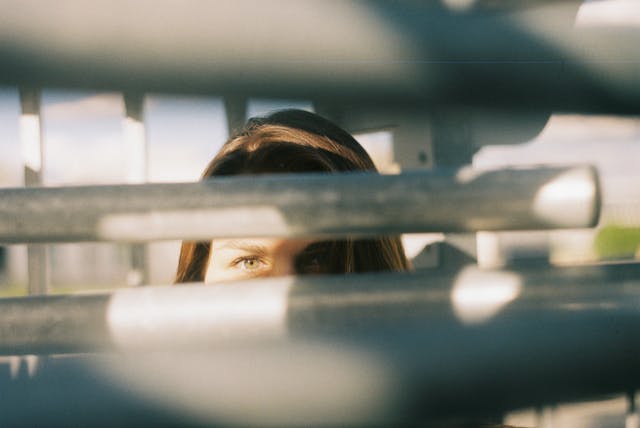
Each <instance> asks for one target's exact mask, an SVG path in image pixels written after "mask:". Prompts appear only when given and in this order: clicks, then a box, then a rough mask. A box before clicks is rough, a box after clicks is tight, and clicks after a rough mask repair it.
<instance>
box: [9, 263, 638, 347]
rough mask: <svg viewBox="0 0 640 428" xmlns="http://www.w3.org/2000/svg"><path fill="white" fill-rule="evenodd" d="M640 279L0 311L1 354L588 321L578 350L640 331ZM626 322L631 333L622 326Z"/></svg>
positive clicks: (51, 301) (256, 294)
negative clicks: (599, 337) (594, 339)
mask: <svg viewBox="0 0 640 428" xmlns="http://www.w3.org/2000/svg"><path fill="white" fill-rule="evenodd" d="M639 277H640V265H637V264H631V265H627V266H610V267H592V268H575V269H566V268H565V269H541V270H539V271H533V270H519V271H485V270H481V269H478V268H474V267H471V266H468V267H466V268H463V269H460V270H459V271H456V272H454V273H452V272H449V273H447V274H439V275H434V274H432V273H427V274H383V275H347V276H327V277H316V278H314V277H283V278H272V279H264V280H259V281H245V282H236V283H230V284H219V285H212V286H202V285H190V286H189V285H185V286H173V287H145V288H136V289H122V290H117V291H115V292H113V293H110V294H108V293H107V294H90V295H67V296H62V295H58V296H34V297H27V298H9V299H0V321H1V322H0V354H4V355H13V354H32V353H43V352H44V353H65V352H79V351H92V350H101V349H120V350H127V349H129V350H131V349H169V350H171V349H188V348H193V347H196V348H202V347H204V348H206V347H208V346H211V345H219V344H224V343H235V342H247V341H249V342H250V341H256V340H257V341H262V340H273V339H282V338H286V337H289V336H290V335H293V336H294V337H296V336H302V337H306V336H309V335H313V334H321V335H324V334H329V335H345V334H346V335H347V336H350V335H356V336H357V335H358V334H364V335H365V336H366V335H367V334H369V333H371V331H384V330H387V329H390V328H391V329H394V330H397V329H406V328H407V326H408V325H409V326H414V327H416V326H417V327H419V330H418V331H415V329H408V330H407V331H408V332H409V334H410V335H416V337H422V336H423V335H425V337H430V336H431V334H436V333H435V332H436V331H437V330H438V329H439V328H441V327H442V328H444V329H445V330H451V331H458V330H459V332H464V331H465V329H469V330H475V329H478V328H480V327H482V326H489V327H492V328H495V327H496V326H501V327H508V326H512V327H513V328H514V333H513V334H515V332H516V331H520V333H524V331H528V330H530V331H531V333H534V332H537V333H536V334H538V333H540V334H542V333H544V334H545V337H547V338H548V339H549V340H558V337H556V336H555V335H554V333H553V332H544V331H543V330H538V329H539V326H538V325H536V324H537V323H534V324H532V325H530V324H527V323H526V322H524V321H531V320H532V319H533V318H535V319H539V320H540V321H538V322H539V323H542V324H545V325H546V324H548V323H553V322H562V323H567V324H570V325H572V326H573V325H574V324H580V323H578V322H577V321H578V320H580V321H581V322H582V323H583V324H580V325H576V326H575V328H577V329H578V330H576V333H575V337H576V338H580V340H582V339H583V338H582V337H581V334H582V333H584V335H585V337H586V336H588V334H587V332H588V331H589V330H590V329H594V334H596V331H597V329H598V328H600V327H603V328H606V327H607V326H606V325H600V324H598V323H599V320H602V318H601V317H602V316H606V317H610V318H609V319H610V322H611V323H612V324H610V325H616V327H621V328H623V331H619V332H618V333H616V334H619V338H620V339H621V338H622V337H626V335H627V334H628V333H631V330H628V331H627V330H626V329H627V328H631V327H632V326H633V327H634V328H636V327H637V324H638V323H640V306H639V304H640V292H638V288H637V287H638V284H639V281H640V280H639V279H638V278H639ZM532 317H533V318H532ZM542 318H544V321H543V320H542ZM618 318H619V319H620V321H621V322H622V321H624V322H626V321H628V322H629V324H624V322H623V323H622V324H620V325H618V324H617V321H616V319H618ZM431 329H432V330H431ZM504 333H505V334H508V335H511V334H512V333H510V332H509V333H507V332H504ZM525 336H526V337H529V338H532V336H531V334H527V335H524V336H523V337H525ZM434 338H435V336H434ZM566 340H569V341H570V340H572V339H566ZM576 340H577V339H576ZM523 346H524V345H523ZM619 346H622V347H628V346H630V347H631V348H630V349H634V350H635V349H636V348H638V347H639V346H640V345H635V344H627V343H623V342H620V343H619ZM487 347H488V348H491V346H489V345H487ZM610 351H611V350H609V349H606V350H604V349H603V350H602V351H601V352H602V353H604V354H606V353H607V352H610ZM634 352H635V351H634Z"/></svg>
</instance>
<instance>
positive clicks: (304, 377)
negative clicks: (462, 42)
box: [0, 264, 640, 426]
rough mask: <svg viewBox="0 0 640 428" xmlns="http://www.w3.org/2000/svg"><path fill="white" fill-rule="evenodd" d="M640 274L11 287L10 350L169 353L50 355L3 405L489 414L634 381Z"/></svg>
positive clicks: (275, 418)
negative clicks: (109, 289)
mask: <svg viewBox="0 0 640 428" xmlns="http://www.w3.org/2000/svg"><path fill="white" fill-rule="evenodd" d="M639 278H640V265H637V264H635V265H621V266H600V267H580V268H571V269H537V270H517V271H516V270H512V271H482V270H478V269H477V268H465V269H462V270H460V271H457V272H452V273H449V274H443V275H430V274H403V275H399V274H387V275H353V276H346V277H324V278H320V277H318V278H297V279H295V280H294V279H292V278H282V279H272V280H267V281H264V280H263V281H259V282H244V283H236V284H227V285H217V286H196V285H193V286H177V287H171V288H144V289H130V290H122V291H117V292H115V293H113V294H112V295H111V296H106V295H102V296H73V297H71V296H69V297H62V296H59V297H52V296H49V297H38V298H33V297H32V298H23V299H11V300H2V301H0V344H2V349H1V351H2V352H3V353H7V351H22V352H37V351H39V352H46V351H45V345H46V346H48V347H49V351H50V352H54V351H64V350H65V349H66V350H67V351H74V352H77V351H89V350H94V349H105V348H111V349H118V350H120V351H122V350H138V351H140V350H144V349H147V350H154V352H153V353H146V352H136V353H133V354H129V355H126V354H125V355H120V356H117V355H116V356H102V357H92V358H87V359H86V360H84V361H83V360H80V364H79V365H76V366H74V365H73V364H71V362H73V360H66V359H63V360H57V359H56V360H51V361H48V362H47V361H45V363H44V365H43V366H42V367H41V373H36V374H35V375H33V376H32V378H31V379H30V380H29V377H28V374H26V373H25V374H23V375H21V376H22V377H21V376H20V375H16V377H15V379H14V382H13V383H9V385H13V386H14V387H13V390H12V389H11V388H7V389H6V390H5V395H4V396H3V400H2V401H1V402H0V409H2V410H3V411H2V412H0V414H1V415H2V416H1V417H0V420H3V419H1V418H4V420H5V421H10V420H14V419H12V418H17V419H18V420H19V418H20V417H21V416H22V417H24V416H25V415H24V412H22V413H21V412H20V405H21V403H22V402H21V401H20V399H21V397H22V398H23V397H24V396H29V394H33V389H32V390H31V391H30V390H29V386H31V387H32V388H34V389H36V390H38V391H40V392H42V391H45V392H46V391H53V390H55V391H57V394H53V395H50V394H44V395H43V396H44V397H46V400H45V401H44V402H42V403H41V404H42V406H43V409H44V410H43V411H42V412H37V413H38V414H39V415H41V414H45V415H47V414H49V413H51V414H52V415H53V416H54V417H55V416H56V415H57V417H60V415H61V414H64V415H67V413H65V412H62V413H61V412H60V411H59V410H60V408H68V404H65V402H67V403H73V405H74V406H77V405H78V402H81V403H86V404H88V408H89V409H93V411H99V410H98V409H99V408H100V407H99V406H97V405H96V403H99V402H104V401H103V400H102V399H103V398H104V394H105V393H107V394H109V393H110V394H112V395H113V396H116V397H117V396H122V394H126V395H125V397H128V398H127V399H126V400H120V401H118V400H115V403H119V405H120V406H121V407H118V406H116V407H115V409H122V410H123V411H125V410H126V409H129V408H130V407H131V403H140V402H143V403H147V404H146V405H147V406H148V405H149V403H153V404H154V405H155V406H156V407H157V408H159V409H162V412H161V413H157V412H156V411H154V407H151V408H149V407H142V408H141V407H140V406H133V407H136V408H137V410H136V412H134V413H133V414H137V415H138V416H139V417H143V418H144V417H145V413H144V412H145V411H147V412H148V413H147V414H146V417H147V418H151V419H153V418H155V417H156V416H157V415H158V414H165V413H164V412H169V413H170V414H171V415H172V416H173V417H178V418H184V421H185V423H186V422H188V421H192V422H194V423H196V424H197V423H200V424H202V423H203V421H204V422H205V423H206V424H220V423H222V424H235V425H264V424H268V425H300V424H302V423H303V422H307V425H309V424H311V425H314V424H318V425H320V424H321V425H323V426H326V425H344V424H356V425H362V424H371V423H374V422H376V423H380V422H381V421H382V422H384V423H400V422H401V421H405V422H406V421H416V420H430V419H439V418H444V419H446V418H449V417H453V416H461V415H463V416H465V417H471V418H473V417H486V416H494V415H496V414H500V412H503V411H507V410H509V409H514V408H518V407H522V406H535V405H539V404H548V403H553V402H556V401H559V400H560V401H561V400H574V399H579V398H589V397H593V396H597V395H599V394H600V395H602V394H608V393H612V392H621V391H626V390H631V389H634V388H637V387H638V386H639V385H640V369H639V368H638V365H637V361H638V358H639V357H640V342H638V340H637V331H638V328H639V327H640V292H639V291H638V290H640V288H639V286H640V283H639ZM74 307H75V308H83V307H84V308H85V309H84V311H82V310H74V309H73V308H74ZM87 308H90V309H87ZM47 314H48V315H47ZM96 319H99V320H100V322H97V321H96ZM106 319H109V320H110V321H109V322H108V323H107V322H106ZM100 323H102V324H103V325H106V326H103V327H100V328H97V329H96V328H95V326H96V325H99V324H100ZM36 324H38V325H40V328H39V330H38V329H35V328H33V326H34V325H36ZM107 324H108V325H107ZM64 331H66V332H67V333H68V335H69V338H67V339H62V338H61V336H60V335H61V334H62V333H63V332H64ZM56 335H57V339H56ZM72 336H75V339H73V338H72ZM18 338H22V339H20V340H22V342H20V340H18ZM54 339H55V340H54ZM56 340H57V344H56V342H55V341H56ZM73 340H75V341H76V346H69V345H70V343H71V342H72V341H73ZM101 340H104V343H103V344H102V345H101V346H97V347H96V344H97V342H99V341H101ZM25 341H30V343H28V344H27V343H26V342H25ZM78 345H82V346H78ZM11 346H13V349H10V347H11ZM211 347H213V348H211ZM207 349H209V351H206V350H207ZM158 350H168V351H169V352H168V353H163V352H161V353H158V352H157V351H158ZM178 351H179V352H178ZM114 385H115V386H114ZM523 385H526V388H525V387H523ZM38 388H39V389H38ZM132 394H133V395H132ZM37 396H38V395H36V397H37ZM52 396H53V397H56V398H55V399H52ZM122 401H124V403H123V402H122ZM28 402H29V403H33V401H31V400H28ZM11 403H14V405H11ZM127 403H128V404H129V406H127ZM3 406H4V407H3ZM91 406H93V407H91ZM83 408H84V407H83ZM23 409H24V408H23ZM72 413H73V412H72ZM131 414H132V413H126V412H125V413H124V416H123V415H122V414H120V415H119V414H118V413H117V411H114V412H112V413H110V414H109V415H106V417H107V419H105V420H106V421H112V420H113V419H111V418H115V419H118V417H126V415H131ZM65 417H66V416H65ZM78 417H79V418H80V419H82V417H83V416H82V415H79V416H78ZM143 420H145V419H143Z"/></svg>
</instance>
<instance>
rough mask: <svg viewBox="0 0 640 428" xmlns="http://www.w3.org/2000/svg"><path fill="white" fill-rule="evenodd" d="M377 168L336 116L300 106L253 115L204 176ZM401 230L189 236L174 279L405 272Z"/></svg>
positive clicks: (220, 279) (188, 280) (194, 280)
mask: <svg viewBox="0 0 640 428" xmlns="http://www.w3.org/2000/svg"><path fill="white" fill-rule="evenodd" d="M347 171H376V168H375V166H374V164H373V161H372V160H371V158H370V157H369V155H368V154H367V152H366V151H365V150H364V149H363V148H362V146H361V145H360V144H359V143H358V142H357V141H356V140H355V139H354V138H353V137H352V136H351V135H350V134H349V133H347V132H346V131H344V130H343V129H341V128H340V127H338V126H337V125H335V124H333V123H332V122H330V121H328V120H326V119H324V118H322V117H320V116H318V115H316V114H313V113H309V112H306V111H302V110H284V111H279V112H276V113H273V114H271V115H269V116H266V117H262V118H254V119H250V120H249V121H248V122H247V124H246V125H245V128H244V129H243V130H242V131H241V132H240V133H239V134H237V135H236V136H234V137H232V138H231V139H230V140H229V141H227V142H226V143H225V144H224V146H223V147H222V149H221V150H220V152H219V153H218V154H217V155H216V156H215V157H214V158H213V160H212V161H211V162H210V163H209V165H208V166H207V168H206V169H205V171H204V173H203V176H202V178H203V179H207V178H209V177H216V176H229V175H250V174H274V173H276V174H277V173H308V172H318V173H334V172H347ZM407 268H408V262H407V259H406V256H405V254H404V250H403V248H402V244H401V242H400V239H399V238H398V237H378V238H372V239H358V240H353V239H345V240H339V241H314V240H290V239H241V240H237V239H235V240H226V239H214V240H213V241H211V242H187V241H185V242H183V244H182V248H181V251H180V260H179V263H178V271H177V274H176V282H177V283H182V282H201V281H205V282H218V281H229V280H237V279H246V278H254V277H266V276H280V275H291V274H321V273H333V274H339V273H351V272H372V271H385V270H388V271H402V270H406V269H407Z"/></svg>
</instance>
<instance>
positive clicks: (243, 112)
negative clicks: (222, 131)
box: [224, 96, 248, 136]
mask: <svg viewBox="0 0 640 428" xmlns="http://www.w3.org/2000/svg"><path fill="white" fill-rule="evenodd" d="M247 106H248V100H247V98H245V97H229V96H226V97H224V110H225V114H226V115H227V130H228V131H229V136H232V135H233V134H235V133H236V132H238V131H240V129H242V127H243V125H244V122H245V121H246V120H247V111H248V108H247Z"/></svg>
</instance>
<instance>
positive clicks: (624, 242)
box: [594, 225, 640, 259]
mask: <svg viewBox="0 0 640 428" xmlns="http://www.w3.org/2000/svg"><path fill="white" fill-rule="evenodd" d="M594 244H595V249H596V253H597V255H598V257H599V258H601V259H619V258H628V257H634V256H635V255H636V254H637V252H638V250H639V249H640V227H623V226H616V225H610V226H605V227H603V228H602V229H600V231H599V232H598V234H597V235H596V239H595V243H594Z"/></svg>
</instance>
